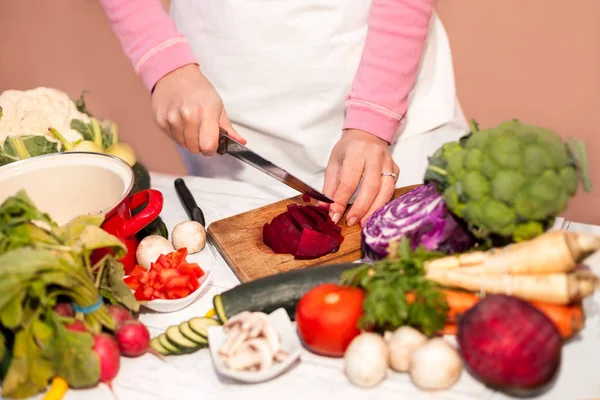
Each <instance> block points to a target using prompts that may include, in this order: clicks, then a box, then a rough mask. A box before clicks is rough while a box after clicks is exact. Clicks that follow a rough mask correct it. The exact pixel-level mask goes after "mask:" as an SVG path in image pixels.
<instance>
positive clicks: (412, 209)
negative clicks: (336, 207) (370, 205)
mask: <svg viewBox="0 0 600 400" xmlns="http://www.w3.org/2000/svg"><path fill="white" fill-rule="evenodd" d="M403 236H407V237H408V238H410V240H411V244H412V247H413V249H416V248H417V247H418V246H419V245H423V247H425V249H427V250H437V251H442V252H444V253H447V254H452V253H458V252H463V251H466V250H468V249H469V248H470V247H471V246H472V245H473V238H472V237H471V235H470V234H469V233H468V232H467V230H466V229H465V227H463V226H462V225H461V224H459V223H458V221H457V220H456V219H455V217H454V216H453V215H452V214H451V213H450V211H448V209H447V208H446V205H445V204H444V196H443V195H442V194H440V193H439V192H438V191H437V189H436V187H435V185H434V184H433V183H431V184H428V185H422V186H419V187H417V188H415V189H413V190H411V191H410V192H408V193H405V194H403V195H402V196H400V197H398V198H397V199H395V200H392V201H390V202H389V203H387V204H386V205H385V206H383V207H381V208H380V209H378V210H377V211H375V212H374V213H373V214H372V215H371V216H370V217H369V218H368V219H367V220H366V221H365V223H364V224H363V227H362V231H361V248H362V250H363V251H364V253H365V256H367V257H369V258H370V259H371V260H380V259H382V258H385V257H386V256H387V247H388V245H389V243H390V242H394V241H398V240H400V239H401V238H402V237H403Z"/></svg>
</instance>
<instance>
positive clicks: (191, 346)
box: [165, 325, 201, 350]
mask: <svg viewBox="0 0 600 400" xmlns="http://www.w3.org/2000/svg"><path fill="white" fill-rule="evenodd" d="M165 335H167V339H168V340H169V342H171V343H173V345H175V346H177V347H179V348H180V349H182V350H195V349H198V348H200V347H201V345H199V344H198V343H195V342H192V341H191V340H190V339H188V338H186V337H185V336H183V335H182V334H181V331H180V330H179V326H177V325H173V326H170V327H168V328H167V331H166V332H165Z"/></svg>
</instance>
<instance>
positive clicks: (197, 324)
mask: <svg viewBox="0 0 600 400" xmlns="http://www.w3.org/2000/svg"><path fill="white" fill-rule="evenodd" d="M188 323H189V326H190V328H191V329H192V331H194V332H195V333H197V334H198V335H200V336H202V337H204V338H206V340H208V328H209V327H211V326H219V325H221V323H220V322H219V321H217V320H216V319H212V318H206V317H196V318H192V319H190V320H189V321H188Z"/></svg>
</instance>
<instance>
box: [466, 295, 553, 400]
mask: <svg viewBox="0 0 600 400" xmlns="http://www.w3.org/2000/svg"><path fill="white" fill-rule="evenodd" d="M457 339H458V344H459V347H460V350H461V353H462V355H463V358H464V360H465V363H466V365H467V367H468V369H469V371H470V372H471V373H472V374H473V375H474V376H475V377H476V378H477V379H479V380H480V381H482V382H483V383H484V384H486V385H488V386H491V387H493V388H495V389H498V390H501V391H504V392H508V393H513V394H518V395H528V394H533V393H534V392H537V391H541V390H543V389H544V388H545V387H546V386H547V385H546V384H548V383H549V382H550V381H551V380H552V379H553V378H554V376H555V375H556V372H557V371H558V367H559V365H560V360H561V349H562V338H561V336H560V333H559V331H558V329H557V328H556V326H555V325H554V323H553V322H552V321H551V320H550V319H549V318H548V317H547V316H546V315H545V314H544V313H542V312H541V311H539V310H538V309H536V308H535V307H533V306H532V305H531V304H529V303H528V302H526V301H524V300H521V299H519V298H517V297H512V296H506V295H488V296H486V298H485V299H483V300H482V301H480V302H479V303H478V304H476V305H475V306H474V307H472V308H471V309H469V310H468V311H467V312H466V313H465V314H464V315H463V316H462V318H461V319H460V321H459V330H458V337H457Z"/></svg>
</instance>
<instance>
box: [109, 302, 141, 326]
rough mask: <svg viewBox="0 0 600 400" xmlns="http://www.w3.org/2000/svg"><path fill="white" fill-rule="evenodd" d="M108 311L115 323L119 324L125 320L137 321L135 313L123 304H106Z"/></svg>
mask: <svg viewBox="0 0 600 400" xmlns="http://www.w3.org/2000/svg"><path fill="white" fill-rule="evenodd" d="M106 309H107V310H108V313H109V314H110V316H111V317H112V318H113V319H114V320H115V324H116V325H117V326H119V325H120V324H122V323H123V322H125V321H135V318H133V315H131V313H130V312H129V311H128V310H127V309H126V308H125V307H123V306H119V305H116V304H109V305H107V306H106Z"/></svg>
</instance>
